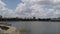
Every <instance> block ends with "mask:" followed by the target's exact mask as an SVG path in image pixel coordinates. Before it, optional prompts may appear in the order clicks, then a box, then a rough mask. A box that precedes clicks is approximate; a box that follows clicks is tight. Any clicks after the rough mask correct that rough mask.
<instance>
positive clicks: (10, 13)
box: [0, 0, 16, 17]
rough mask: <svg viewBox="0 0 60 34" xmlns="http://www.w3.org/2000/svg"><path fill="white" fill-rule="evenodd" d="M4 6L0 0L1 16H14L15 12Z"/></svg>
mask: <svg viewBox="0 0 60 34" xmlns="http://www.w3.org/2000/svg"><path fill="white" fill-rule="evenodd" d="M5 6H6V4H5V3H4V2H2V1H1V0H0V15H2V16H3V17H16V15H15V12H14V11H13V10H11V9H8V8H6V7H5Z"/></svg>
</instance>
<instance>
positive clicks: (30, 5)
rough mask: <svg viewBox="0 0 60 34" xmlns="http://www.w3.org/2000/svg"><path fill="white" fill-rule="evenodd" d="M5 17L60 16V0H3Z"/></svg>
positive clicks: (0, 6)
mask: <svg viewBox="0 0 60 34" xmlns="http://www.w3.org/2000/svg"><path fill="white" fill-rule="evenodd" d="M0 15H2V16H3V17H34V16H35V17H37V18H57V17H60V0H1V1H0Z"/></svg>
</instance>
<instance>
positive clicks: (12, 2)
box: [2, 0, 21, 9]
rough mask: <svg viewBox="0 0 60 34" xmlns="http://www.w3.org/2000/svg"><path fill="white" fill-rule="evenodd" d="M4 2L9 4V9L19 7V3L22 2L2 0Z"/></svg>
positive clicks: (19, 0) (18, 0)
mask: <svg viewBox="0 0 60 34" xmlns="http://www.w3.org/2000/svg"><path fill="white" fill-rule="evenodd" d="M2 1H3V2H4V3H6V4H7V6H6V7H7V8H9V9H15V8H16V7H17V4H18V3H20V2H21V0H2Z"/></svg>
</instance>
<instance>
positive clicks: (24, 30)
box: [20, 29, 30, 32]
mask: <svg viewBox="0 0 60 34" xmlns="http://www.w3.org/2000/svg"><path fill="white" fill-rule="evenodd" d="M20 32H30V30H26V29H21V30H20Z"/></svg>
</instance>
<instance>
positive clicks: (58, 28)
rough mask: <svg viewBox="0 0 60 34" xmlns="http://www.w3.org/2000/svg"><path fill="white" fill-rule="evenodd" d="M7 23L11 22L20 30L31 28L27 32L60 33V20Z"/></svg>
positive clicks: (32, 33)
mask: <svg viewBox="0 0 60 34" xmlns="http://www.w3.org/2000/svg"><path fill="white" fill-rule="evenodd" d="M3 23H4V22H3ZM5 23H10V24H12V25H13V26H15V27H16V28H17V29H19V30H20V29H26V30H29V31H30V32H29V33H27V34H60V22H40V21H23V22H22V21H14V22H13V21H12V22H5ZM22 34H25V33H22Z"/></svg>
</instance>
